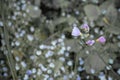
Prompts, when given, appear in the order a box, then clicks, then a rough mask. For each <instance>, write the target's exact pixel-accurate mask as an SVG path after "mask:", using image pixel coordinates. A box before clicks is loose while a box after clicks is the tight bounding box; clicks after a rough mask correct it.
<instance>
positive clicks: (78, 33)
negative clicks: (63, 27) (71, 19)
mask: <svg viewBox="0 0 120 80" xmlns="http://www.w3.org/2000/svg"><path fill="white" fill-rule="evenodd" d="M71 35H72V36H76V37H77V36H80V35H81V32H80V30H79V28H78V27H76V26H75V27H74V28H73V30H72V33H71Z"/></svg>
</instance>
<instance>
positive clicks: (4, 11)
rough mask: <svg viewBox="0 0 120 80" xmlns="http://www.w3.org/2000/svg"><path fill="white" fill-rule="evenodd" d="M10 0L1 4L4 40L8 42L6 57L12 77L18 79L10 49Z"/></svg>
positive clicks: (14, 79)
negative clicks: (8, 18)
mask: <svg viewBox="0 0 120 80" xmlns="http://www.w3.org/2000/svg"><path fill="white" fill-rule="evenodd" d="M9 1H11V0H8V2H4V1H3V0H2V1H1V3H3V4H2V6H1V9H2V12H1V13H2V15H1V17H2V21H3V23H4V27H3V31H4V40H5V43H6V49H7V51H8V53H7V54H6V57H7V61H8V65H9V67H10V71H11V74H12V77H13V80H17V74H16V70H15V64H14V60H13V56H12V54H11V49H10V45H9V38H8V37H9V36H8V30H7V29H8V28H7V24H6V23H7V18H6V17H7V16H8V15H7V14H9V7H7V3H8V4H9Z"/></svg>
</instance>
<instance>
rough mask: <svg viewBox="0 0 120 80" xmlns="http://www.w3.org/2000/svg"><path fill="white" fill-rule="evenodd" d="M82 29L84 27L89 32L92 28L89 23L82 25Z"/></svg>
mask: <svg viewBox="0 0 120 80" xmlns="http://www.w3.org/2000/svg"><path fill="white" fill-rule="evenodd" d="M81 29H83V30H84V31H85V32H89V30H90V28H89V26H88V24H87V23H85V24H83V25H81Z"/></svg>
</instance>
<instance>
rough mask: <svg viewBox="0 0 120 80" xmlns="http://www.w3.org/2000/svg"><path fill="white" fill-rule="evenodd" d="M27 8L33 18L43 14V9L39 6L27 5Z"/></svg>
mask: <svg viewBox="0 0 120 80" xmlns="http://www.w3.org/2000/svg"><path fill="white" fill-rule="evenodd" d="M26 9H27V10H29V14H28V15H29V16H30V17H32V18H38V17H40V15H41V10H40V9H39V7H37V6H33V5H27V7H26Z"/></svg>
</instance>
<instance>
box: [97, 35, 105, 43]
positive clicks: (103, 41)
mask: <svg viewBox="0 0 120 80" xmlns="http://www.w3.org/2000/svg"><path fill="white" fill-rule="evenodd" d="M96 41H97V42H100V43H105V42H106V39H105V37H104V36H101V37H99V38H98V39H97V40H96Z"/></svg>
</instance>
